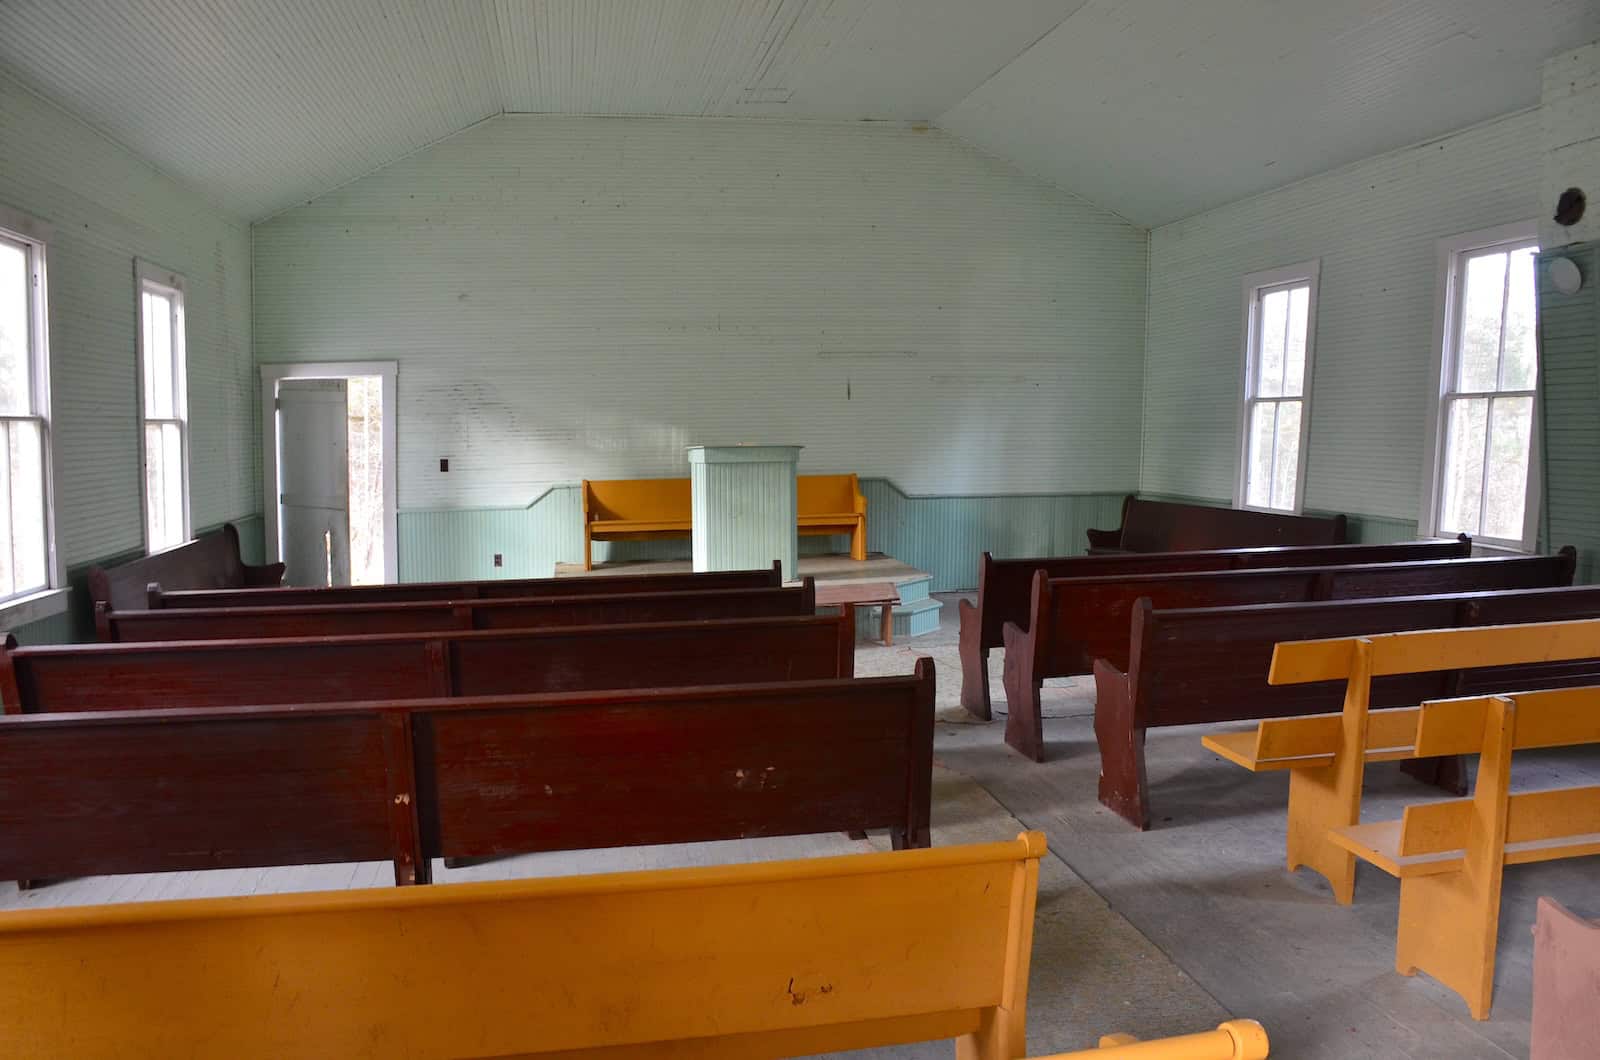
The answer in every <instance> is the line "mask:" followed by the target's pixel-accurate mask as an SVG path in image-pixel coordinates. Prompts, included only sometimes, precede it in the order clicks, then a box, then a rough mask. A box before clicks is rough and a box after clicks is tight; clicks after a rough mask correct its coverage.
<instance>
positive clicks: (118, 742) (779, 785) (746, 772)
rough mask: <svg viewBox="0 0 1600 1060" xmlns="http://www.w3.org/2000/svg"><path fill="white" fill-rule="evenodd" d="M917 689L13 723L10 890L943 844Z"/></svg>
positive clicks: (858, 683)
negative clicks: (870, 841)
mask: <svg viewBox="0 0 1600 1060" xmlns="http://www.w3.org/2000/svg"><path fill="white" fill-rule="evenodd" d="M933 682H934V673H933V662H932V660H931V659H921V660H919V661H918V662H917V664H916V671H915V674H914V675H913V676H910V677H879V678H865V679H848V678H847V679H843V680H826V681H805V682H792V683H780V684H760V685H721V686H716V687H703V688H670V689H659V688H658V689H642V690H636V691H624V692H616V691H606V692H578V693H572V692H569V693H562V694H558V695H521V696H493V697H473V698H464V699H431V700H393V701H385V702H375V703H351V704H343V703H315V704H297V705H294V706H280V707H221V708H215V707H214V708H205V709H186V710H133V711H113V712H95V713H79V714H24V715H7V716H0V879H18V880H34V879H47V878H54V877H62V876H81V875H105V874H113V873H124V872H173V871H180V870H191V869H216V868H238V867H244V866H260V865H306V864H319V863H327V862H353V861H376V860H391V861H393V863H394V868H395V880H396V882H397V883H425V882H427V881H428V879H429V868H430V865H431V863H432V860H433V859H434V858H449V859H456V858H463V859H467V858H483V857H493V856H501V855H508V854H523V853H532V852H536V851H550V850H578V849H589V848H596V847H612V846H633V845H641V844H653V843H688V842H701V841H707V840H714V839H741V838H748V837H752V836H774V835H797V834H803V833H808V832H850V831H863V830H866V829H869V828H887V829H889V830H890V835H891V839H892V841H893V843H894V845H895V847H896V849H900V848H904V847H906V846H927V845H928V813H929V799H930V790H931V789H930V784H931V773H932V766H933V689H934V684H933Z"/></svg>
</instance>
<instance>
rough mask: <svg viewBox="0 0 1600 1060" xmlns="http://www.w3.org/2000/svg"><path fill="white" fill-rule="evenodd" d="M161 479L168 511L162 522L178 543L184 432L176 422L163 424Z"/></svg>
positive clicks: (180, 531) (180, 530) (174, 541)
mask: <svg viewBox="0 0 1600 1060" xmlns="http://www.w3.org/2000/svg"><path fill="white" fill-rule="evenodd" d="M161 479H162V482H163V483H164V486H163V489H164V491H165V495H164V496H163V497H162V500H163V502H164V503H165V505H166V511H165V513H164V514H163V515H162V522H163V525H164V527H165V529H166V531H167V535H168V537H169V538H170V539H171V543H172V544H174V545H176V544H178V543H179V542H181V541H182V540H183V538H184V534H183V434H182V432H181V431H180V430H179V429H178V425H177V424H176V423H164V424H162V425H161Z"/></svg>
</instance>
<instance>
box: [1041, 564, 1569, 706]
mask: <svg viewBox="0 0 1600 1060" xmlns="http://www.w3.org/2000/svg"><path fill="white" fill-rule="evenodd" d="M1574 562H1575V553H1574V552H1573V551H1572V550H1571V549H1570V548H1568V549H1563V550H1562V551H1561V552H1560V553H1559V554H1557V555H1553V556H1517V557H1508V558H1485V559H1455V560H1421V561H1414V562H1407V563H1361V564H1349V565H1343V566H1317V567H1280V568H1266V569H1259V570H1227V571H1181V572H1176V573H1166V574H1139V575H1120V576H1114V577H1101V578H1064V579H1063V578H1051V579H1047V578H1044V577H1043V576H1042V575H1039V574H1035V576H1034V591H1033V601H1032V603H1031V604H1030V611H1031V615H1032V618H1031V619H1030V625H1031V626H1036V627H1037V628H1036V629H1034V628H1030V631H1029V632H1030V634H1031V639H1032V645H1033V651H1034V653H1035V660H1036V662H1035V672H1036V673H1042V674H1046V675H1052V676H1054V675H1068V674H1078V673H1087V672H1089V671H1090V669H1091V668H1092V666H1093V662H1094V660H1095V659H1105V660H1107V661H1108V662H1110V663H1111V665H1113V666H1115V667H1117V668H1118V669H1126V668H1127V667H1128V664H1129V660H1128V656H1127V654H1126V650H1127V647H1128V643H1129V641H1128V630H1129V626H1130V620H1131V618H1132V614H1133V611H1134V607H1135V604H1136V603H1137V602H1138V601H1140V600H1148V601H1150V603H1151V605H1152V606H1153V607H1154V608H1156V609H1157V610H1175V609H1186V608H1208V607H1235V606H1240V605H1246V604H1271V603H1296V602H1306V601H1318V600H1355V599H1365V598H1371V597H1385V596H1412V595H1420V594H1424V593H1426V594H1438V593H1454V592H1472V591H1481V590H1490V589H1525V588H1544V587H1551V586H1562V585H1570V584H1571V582H1572V574H1573V569H1574Z"/></svg>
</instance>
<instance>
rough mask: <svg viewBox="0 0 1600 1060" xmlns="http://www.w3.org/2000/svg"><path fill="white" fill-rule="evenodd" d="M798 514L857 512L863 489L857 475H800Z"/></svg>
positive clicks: (797, 488) (796, 481)
mask: <svg viewBox="0 0 1600 1060" xmlns="http://www.w3.org/2000/svg"><path fill="white" fill-rule="evenodd" d="M795 493H796V502H797V506H798V509H799V511H798V514H799V515H800V516H801V517H802V518H804V517H805V516H808V515H841V514H849V513H853V512H855V511H856V498H857V497H859V496H861V487H860V485H858V483H857V479H856V476H855V475H800V476H798V477H797V478H796V479H795Z"/></svg>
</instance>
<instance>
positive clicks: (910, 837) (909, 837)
mask: <svg viewBox="0 0 1600 1060" xmlns="http://www.w3.org/2000/svg"><path fill="white" fill-rule="evenodd" d="M889 844H890V845H891V846H893V847H894V849H896V850H926V849H927V848H928V847H930V846H932V845H933V839H932V837H931V836H929V835H928V829H927V828H917V829H910V830H908V829H905V828H892V829H890V830H889Z"/></svg>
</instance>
